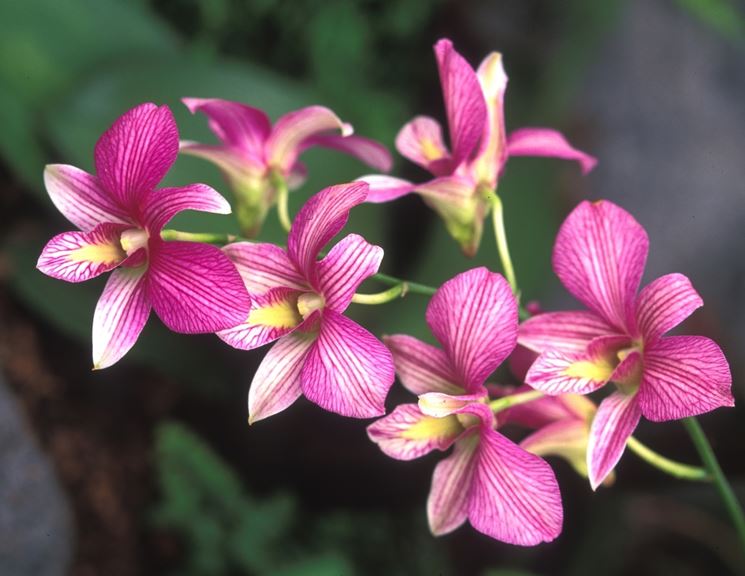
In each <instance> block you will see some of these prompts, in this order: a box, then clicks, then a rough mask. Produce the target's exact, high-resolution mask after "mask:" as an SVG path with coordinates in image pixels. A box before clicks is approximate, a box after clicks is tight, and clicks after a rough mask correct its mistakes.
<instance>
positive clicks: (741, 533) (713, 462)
mask: <svg viewBox="0 0 745 576" xmlns="http://www.w3.org/2000/svg"><path fill="white" fill-rule="evenodd" d="M683 425H684V426H685V427H686V430H687V431H688V435H689V436H690V437H691V440H693V445H694V446H695V447H696V450H697V451H698V454H699V456H701V460H702V461H703V463H704V466H705V467H706V469H707V470H708V471H709V473H710V474H711V478H712V481H713V482H714V484H715V485H716V487H717V490H718V491H719V496H721V498H722V502H724V506H725V508H727V512H729V515H730V519H731V520H732V524H734V525H735V529H736V530H737V535H738V537H739V539H740V544H741V545H742V549H743V552H745V515H744V514H743V511H742V507H741V506H740V503H739V502H738V501H737V496H735V493H734V491H733V490H732V486H730V483H729V482H728V481H727V478H726V476H725V475H724V472H722V468H721V466H719V462H718V461H717V457H716V456H715V455H714V450H713V449H712V448H711V444H709V441H708V440H707V439H706V435H705V434H704V431H703V430H702V429H701V425H700V424H699V423H698V420H696V419H695V418H686V419H684V420H683Z"/></svg>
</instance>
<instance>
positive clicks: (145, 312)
mask: <svg viewBox="0 0 745 576" xmlns="http://www.w3.org/2000/svg"><path fill="white" fill-rule="evenodd" d="M145 272H146V269H145V267H144V266H143V267H141V268H120V269H118V270H114V272H112V274H111V276H110V277H109V280H108V281H107V282H106V287H105V288H104V290H103V293H102V294H101V297H100V298H99V299H98V304H96V311H95V313H94V314H93V368H94V369H96V370H97V369H99V368H108V367H109V366H111V365H112V364H115V363H116V362H118V361H119V360H120V359H121V357H122V356H124V355H125V354H126V353H127V352H129V350H130V348H132V346H134V343H135V342H136V341H137V338H138V337H139V335H140V332H142V329H143V328H144V327H145V323H146V322H147V318H148V316H149V315H150V302H149V300H148V298H147V286H146V276H145Z"/></svg>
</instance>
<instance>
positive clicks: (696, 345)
mask: <svg viewBox="0 0 745 576" xmlns="http://www.w3.org/2000/svg"><path fill="white" fill-rule="evenodd" d="M731 388H732V374H731V373H730V369H729V364H728V363H727V359H726V358H725V357H724V354H723V353H722V350H721V348H719V346H718V345H717V344H716V343H715V342H714V341H713V340H710V339H709V338H705V337H703V336H668V337H666V338H660V339H659V340H658V341H657V342H655V343H654V344H653V345H651V346H649V347H647V348H645V350H644V373H643V375H642V383H641V386H640V387H639V393H638V396H639V405H640V406H641V411H642V413H643V414H644V417H645V418H648V419H649V420H653V421H655V422H661V421H665V420H677V419H678V418H687V417H688V416H696V415H697V414H703V413H705V412H709V411H711V410H714V409H715V408H719V407H720V406H734V404H735V400H734V398H733V397H732V391H731Z"/></svg>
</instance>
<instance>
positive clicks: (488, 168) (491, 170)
mask: <svg viewBox="0 0 745 576" xmlns="http://www.w3.org/2000/svg"><path fill="white" fill-rule="evenodd" d="M476 76H477V77H478V79H479V84H481V90H482V92H483V93H484V99H485V101H486V109H487V112H488V119H487V122H486V126H485V128H484V134H483V136H482V138H481V145H480V149H479V152H478V154H477V158H476V160H475V170H476V173H477V174H478V175H479V178H480V179H481V180H483V181H486V182H489V184H490V185H491V186H492V187H495V186H496V184H497V177H498V175H499V172H500V171H501V169H502V166H503V165H504V162H505V160H506V159H507V146H506V142H505V128H504V91H505V89H506V88H507V74H505V71H504V67H503V66H502V55H501V54H500V53H499V52H492V53H491V54H489V56H487V57H486V58H484V60H483V62H481V65H480V66H479V69H478V70H477V71H476Z"/></svg>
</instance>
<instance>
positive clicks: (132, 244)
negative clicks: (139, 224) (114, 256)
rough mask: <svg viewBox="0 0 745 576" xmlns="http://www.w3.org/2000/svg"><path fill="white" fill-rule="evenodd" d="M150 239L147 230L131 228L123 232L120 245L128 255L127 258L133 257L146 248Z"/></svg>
mask: <svg viewBox="0 0 745 576" xmlns="http://www.w3.org/2000/svg"><path fill="white" fill-rule="evenodd" d="M149 239H150V236H149V234H148V233H147V231H146V230H143V229H142V228H130V229H129V230H125V231H124V232H122V235H121V236H120V237H119V243H120V244H121V246H122V250H124V251H125V252H126V253H127V256H132V254H134V253H135V252H137V251H138V250H140V249H141V248H146V247H147V243H148V240H149Z"/></svg>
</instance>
